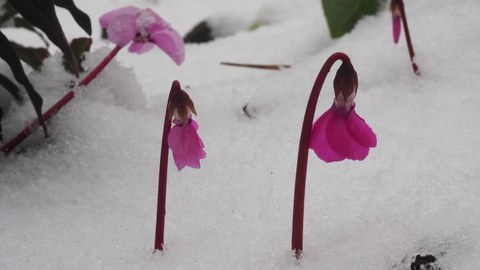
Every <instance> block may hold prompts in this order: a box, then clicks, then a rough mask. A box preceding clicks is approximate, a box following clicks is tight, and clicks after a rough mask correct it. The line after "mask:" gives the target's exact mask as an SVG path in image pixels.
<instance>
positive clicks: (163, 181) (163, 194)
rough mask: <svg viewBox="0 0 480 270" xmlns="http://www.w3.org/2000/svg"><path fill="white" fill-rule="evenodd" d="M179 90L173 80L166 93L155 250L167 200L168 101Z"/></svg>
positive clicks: (159, 244)
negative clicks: (168, 91)
mask: <svg viewBox="0 0 480 270" xmlns="http://www.w3.org/2000/svg"><path fill="white" fill-rule="evenodd" d="M178 90H180V83H179V82H178V81H173V83H172V88H171V89H170V93H169V94H168V99H167V108H166V109H165V121H164V123H163V135H162V148H161V150H160V171H159V175H158V201H157V222H156V226H155V247H154V248H155V250H163V243H164V234H165V213H166V210H165V209H166V202H167V173H168V144H167V141H168V133H169V132H170V129H171V127H172V119H171V118H170V107H169V104H170V101H171V99H172V97H173V95H174V94H175V91H178Z"/></svg>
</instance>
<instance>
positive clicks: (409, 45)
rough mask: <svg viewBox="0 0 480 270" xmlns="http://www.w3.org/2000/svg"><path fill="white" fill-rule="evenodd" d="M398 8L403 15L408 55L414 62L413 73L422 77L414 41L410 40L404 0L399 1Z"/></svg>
mask: <svg viewBox="0 0 480 270" xmlns="http://www.w3.org/2000/svg"><path fill="white" fill-rule="evenodd" d="M398 6H399V7H400V13H401V15H402V24H403V29H404V32H405V40H406V41H407V46H408V53H409V55H410V61H411V62H412V68H413V72H415V74H417V75H420V70H419V69H418V66H417V64H416V63H415V52H414V51H413V45H412V40H411V39H410V31H409V30H408V23H407V15H406V14H405V6H404V5H403V0H399V1H398Z"/></svg>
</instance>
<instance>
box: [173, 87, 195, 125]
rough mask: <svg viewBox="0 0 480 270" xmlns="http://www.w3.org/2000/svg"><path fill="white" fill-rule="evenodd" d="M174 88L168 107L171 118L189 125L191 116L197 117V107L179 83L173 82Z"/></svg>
mask: <svg viewBox="0 0 480 270" xmlns="http://www.w3.org/2000/svg"><path fill="white" fill-rule="evenodd" d="M172 88H174V91H172V94H171V97H170V99H169V102H168V105H167V106H168V114H169V118H170V119H172V118H174V119H173V120H178V121H180V122H181V123H182V124H183V125H187V124H188V123H189V122H190V119H191V114H192V113H193V114H195V115H197V111H196V110H195V105H194V104H193V101H192V100H191V99H190V96H189V95H188V94H187V92H185V91H184V90H182V89H181V87H180V83H179V82H178V81H174V82H173V85H172Z"/></svg>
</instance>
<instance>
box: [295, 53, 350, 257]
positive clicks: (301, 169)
mask: <svg viewBox="0 0 480 270" xmlns="http://www.w3.org/2000/svg"><path fill="white" fill-rule="evenodd" d="M337 60H342V62H346V63H350V58H348V56H347V55H346V54H344V53H341V52H337V53H334V54H332V55H331V56H330V57H329V58H328V59H327V61H325V64H323V67H322V69H321V70H320V72H319V73H318V76H317V79H316V80H315V83H314V84H313V88H312V91H311V93H310V98H309V99H308V103H307V108H306V110H305V117H304V118H303V126H302V134H301V135H300V144H299V147H298V158H297V173H296V178H295V194H294V198H293V224H292V250H293V251H294V252H295V257H297V259H299V258H300V256H301V254H302V249H303V216H304V206H305V186H306V178H307V163H308V150H309V147H310V133H311V130H312V123H313V118H314V116H315V108H316V106H317V101H318V97H319V96H320V91H321V90H322V86H323V83H324V82H325V78H326V77H327V74H328V72H329V71H330V68H331V67H332V66H333V64H334V63H335V62H336V61H337Z"/></svg>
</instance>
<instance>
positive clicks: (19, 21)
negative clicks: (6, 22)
mask: <svg viewBox="0 0 480 270" xmlns="http://www.w3.org/2000/svg"><path fill="white" fill-rule="evenodd" d="M13 22H14V25H15V27H17V28H25V29H27V30H30V31H32V32H35V34H37V35H38V36H39V37H40V39H41V40H42V41H43V43H45V46H46V47H47V48H48V47H50V44H48V41H47V40H46V39H45V37H44V36H43V34H42V33H41V32H40V31H38V30H37V29H35V27H33V26H32V25H31V24H30V23H29V22H27V21H26V20H25V19H24V18H22V17H15V18H13Z"/></svg>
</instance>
